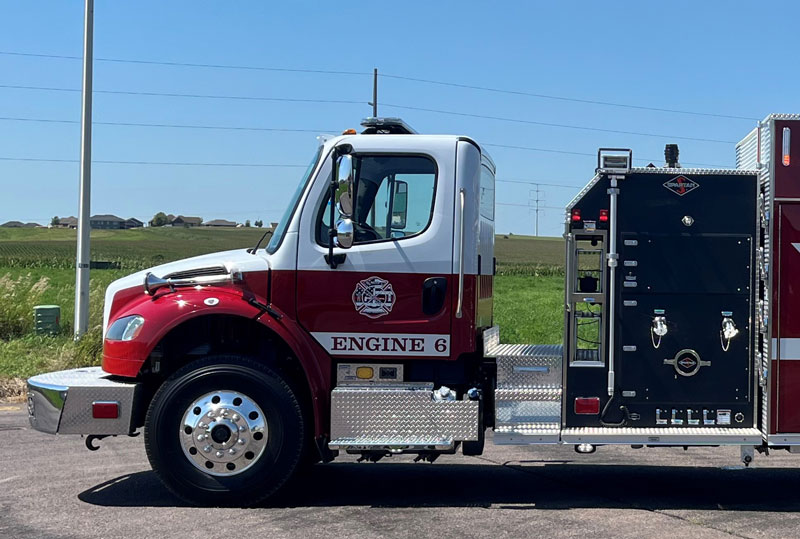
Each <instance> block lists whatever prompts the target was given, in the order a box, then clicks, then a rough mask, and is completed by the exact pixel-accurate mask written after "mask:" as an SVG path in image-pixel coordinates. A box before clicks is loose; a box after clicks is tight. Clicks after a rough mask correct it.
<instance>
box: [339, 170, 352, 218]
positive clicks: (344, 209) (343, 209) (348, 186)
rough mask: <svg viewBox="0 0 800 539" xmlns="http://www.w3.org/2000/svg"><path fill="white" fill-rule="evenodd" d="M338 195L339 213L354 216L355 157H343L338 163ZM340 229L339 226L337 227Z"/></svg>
mask: <svg viewBox="0 0 800 539" xmlns="http://www.w3.org/2000/svg"><path fill="white" fill-rule="evenodd" d="M336 193H337V196H338V198H339V201H338V207H339V213H341V214H342V215H343V216H345V217H350V216H352V215H353V156H352V155H342V156H340V157H339V160H338V162H337V163H336ZM337 228H338V225H337Z"/></svg>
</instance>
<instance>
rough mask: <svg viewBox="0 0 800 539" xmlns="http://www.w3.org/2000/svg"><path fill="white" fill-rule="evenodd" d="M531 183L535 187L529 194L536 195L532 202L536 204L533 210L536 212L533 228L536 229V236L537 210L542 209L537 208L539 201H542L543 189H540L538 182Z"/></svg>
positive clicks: (537, 225) (537, 228)
mask: <svg viewBox="0 0 800 539" xmlns="http://www.w3.org/2000/svg"><path fill="white" fill-rule="evenodd" d="M533 185H535V186H536V189H531V191H530V195H533V194H535V195H536V198H534V199H533V201H532V202H534V204H536V206H535V208H534V210H533V211H534V212H535V213H536V221H535V223H536V228H535V230H536V236H538V235H539V212H540V211H542V210H541V209H540V208H539V203H540V202H542V200H543V199H542V198H541V193H543V192H544V191H542V190H541V189H540V184H538V183H534V184H533Z"/></svg>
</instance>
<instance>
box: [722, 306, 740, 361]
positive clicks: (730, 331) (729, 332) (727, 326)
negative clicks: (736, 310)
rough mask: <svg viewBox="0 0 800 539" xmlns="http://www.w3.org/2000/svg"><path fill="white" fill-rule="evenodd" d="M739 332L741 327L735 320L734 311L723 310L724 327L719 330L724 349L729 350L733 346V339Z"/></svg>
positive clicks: (724, 350)
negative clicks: (738, 326)
mask: <svg viewBox="0 0 800 539" xmlns="http://www.w3.org/2000/svg"><path fill="white" fill-rule="evenodd" d="M738 334H739V328H737V327H736V323H735V322H734V321H733V312H731V311H722V329H721V330H720V331H719V344H720V346H722V351H723V352H727V351H728V349H729V348H730V347H731V339H733V338H734V337H736V336H737V335H738Z"/></svg>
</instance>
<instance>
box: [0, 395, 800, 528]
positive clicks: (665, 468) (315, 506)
mask: <svg viewBox="0 0 800 539" xmlns="http://www.w3.org/2000/svg"><path fill="white" fill-rule="evenodd" d="M100 446H101V449H100V450H99V451H96V452H90V451H88V450H87V449H86V448H85V446H84V443H83V440H82V439H81V437H79V436H50V435H46V434H42V433H39V432H36V431H33V430H31V429H29V427H28V419H27V413H26V410H25V407H24V405H22V404H0V455H2V463H3V465H2V468H1V469H0V470H1V471H0V537H4V538H5V537H9V538H17V537H20V538H32V537H52V538H66V537H70V538H72V537H75V538H79V537H80V538H83V537H102V538H116V537H149V538H158V539H164V538H169V537H182V538H183V537H193V538H213V537H235V538H240V537H313V538H314V539H320V538H324V537H336V538H343V537H359V538H372V537H409V538H410V537H414V538H418V537H436V538H437V539H445V538H451V537H452V538H459V539H462V538H468V537H493V538H501V537H539V536H541V537H636V538H641V537H665V536H669V537H692V538H693V539H700V538H706V537H725V536H735V537H797V536H800V455H797V454H795V455H790V454H788V453H786V452H784V451H778V452H773V454H772V455H770V456H769V457H766V456H763V455H758V454H757V455H756V458H755V462H754V463H753V464H752V465H751V466H750V467H749V468H747V469H744V467H743V466H742V465H741V463H740V461H739V451H738V449H734V448H703V449H689V450H688V451H684V450H683V449H681V448H658V449H632V448H630V447H611V446H607V447H600V448H598V450H597V452H596V453H594V454H592V455H578V454H577V453H575V452H574V451H573V450H572V448H571V447H554V446H544V447H542V446H533V447H517V446H513V447H505V446H493V445H492V444H491V442H489V443H487V450H486V452H485V454H484V455H483V456H481V457H464V456H462V455H448V456H443V457H441V458H440V459H439V460H438V461H437V462H435V463H433V464H430V463H416V464H415V463H413V462H412V460H413V458H412V457H409V456H401V457H392V458H389V459H384V460H383V461H381V462H380V463H377V464H373V463H356V462H355V458H354V457H350V456H346V457H343V458H340V459H337V460H336V461H335V462H334V463H331V464H326V465H318V466H316V467H315V468H314V469H313V470H312V471H311V473H309V474H308V475H306V476H303V477H302V478H299V479H297V480H295V481H294V482H293V483H292V485H291V486H290V488H288V489H286V491H284V492H283V493H281V495H280V496H279V497H278V498H277V499H275V500H273V501H272V502H271V503H270V504H268V505H264V506H263V507H259V508H255V509H224V508H197V507H190V506H186V505H185V504H184V503H182V502H181V501H179V500H177V499H175V498H174V497H173V496H172V495H171V494H170V493H169V492H168V491H167V490H166V489H165V488H164V487H163V486H162V485H161V483H160V482H159V480H158V478H157V477H156V476H155V474H154V473H153V472H152V471H151V470H150V467H149V465H148V462H147V458H146V456H145V451H144V445H143V443H142V439H141V437H137V438H128V437H117V438H107V439H105V440H102V441H101V442H100Z"/></svg>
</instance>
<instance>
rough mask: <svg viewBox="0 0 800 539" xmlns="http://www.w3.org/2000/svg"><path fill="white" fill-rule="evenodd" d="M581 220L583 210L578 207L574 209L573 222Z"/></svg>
mask: <svg viewBox="0 0 800 539" xmlns="http://www.w3.org/2000/svg"><path fill="white" fill-rule="evenodd" d="M580 220H581V210H579V209H577V208H576V209H574V210H572V222H573V223H575V222H578V221H580Z"/></svg>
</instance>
